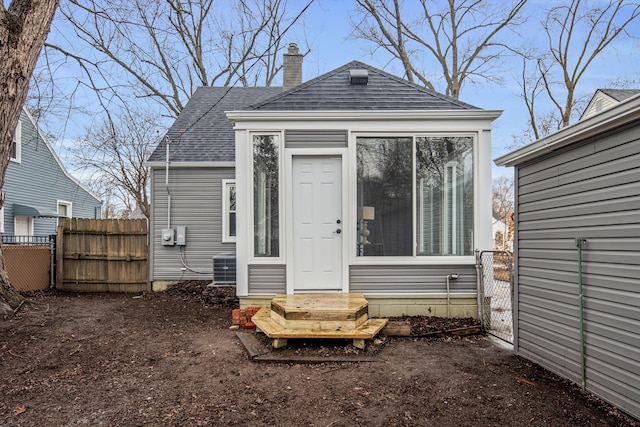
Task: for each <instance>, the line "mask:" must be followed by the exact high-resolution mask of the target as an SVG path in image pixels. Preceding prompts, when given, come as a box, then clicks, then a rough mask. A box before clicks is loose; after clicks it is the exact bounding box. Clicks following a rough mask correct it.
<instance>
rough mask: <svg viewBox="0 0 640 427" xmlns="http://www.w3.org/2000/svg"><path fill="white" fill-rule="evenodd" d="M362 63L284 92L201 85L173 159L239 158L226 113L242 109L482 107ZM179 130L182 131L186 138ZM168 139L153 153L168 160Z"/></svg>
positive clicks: (180, 125) (176, 134)
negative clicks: (353, 78) (352, 76)
mask: <svg viewBox="0 0 640 427" xmlns="http://www.w3.org/2000/svg"><path fill="white" fill-rule="evenodd" d="M351 69H358V70H367V72H368V78H369V81H368V84H367V85H352V84H350V82H349V70H351ZM478 109H479V108H477V107H474V106H472V105H469V104H466V103H464V102H462V101H458V100H456V99H453V98H451V97H448V96H446V95H443V94H440V93H438V92H435V91H432V90H430V89H427V88H424V87H422V86H418V85H416V84H413V83H409V82H408V81H407V80H404V79H401V78H400V77H397V76H394V75H392V74H389V73H386V72H384V71H382V70H379V69H377V68H374V67H371V66H370V65H367V64H364V63H362V62H359V61H352V62H349V63H348V64H345V65H343V66H342V67H339V68H337V69H335V70H333V71H330V72H328V73H326V74H323V75H321V76H319V77H316V78H314V79H312V80H309V81H307V82H305V83H302V84H301V85H299V86H296V87H295V88H293V89H290V90H288V91H286V92H282V88H280V87H231V88H227V87H200V88H198V89H197V90H196V91H195V92H194V94H193V95H192V96H191V99H190V100H189V102H188V103H187V105H186V106H185V108H184V109H183V110H182V112H181V113H180V115H179V116H178V118H177V119H176V121H175V122H174V123H173V125H172V126H171V128H170V129H169V131H168V132H167V136H168V137H169V138H170V140H171V146H170V155H169V156H170V160H171V161H172V162H198V161H200V162H226V161H234V160H235V134H234V131H233V125H232V124H231V122H230V121H229V120H227V118H226V116H225V114H224V112H225V111H239V110H257V111H262V110H271V111H273V110H280V111H300V110H307V111H308V110H478ZM180 130H182V131H183V134H182V136H181V135H180ZM165 150H166V148H165V145H164V140H163V141H162V142H161V143H160V144H159V145H158V147H156V149H155V150H154V152H153V153H152V154H151V156H150V157H149V161H150V162H164V161H165V156H166V154H165Z"/></svg>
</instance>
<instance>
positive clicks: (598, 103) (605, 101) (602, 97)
mask: <svg viewBox="0 0 640 427" xmlns="http://www.w3.org/2000/svg"><path fill="white" fill-rule="evenodd" d="M639 93H640V89H598V90H596V93H594V94H593V96H592V97H591V100H590V101H589V104H587V108H585V109H584V111H583V112H582V116H581V117H580V120H584V119H588V118H589V117H591V116H593V115H595V114H598V113H600V112H601V111H603V110H606V109H607V108H611V107H613V106H614V105H617V104H618V103H620V102H622V101H624V100H625V99H628V98H631V97H632V96H635V95H637V94H639Z"/></svg>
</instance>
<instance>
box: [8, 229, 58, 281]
mask: <svg viewBox="0 0 640 427" xmlns="http://www.w3.org/2000/svg"><path fill="white" fill-rule="evenodd" d="M2 245H3V246H2V250H3V253H4V259H5V265H6V267H7V275H8V276H9V281H10V282H11V284H12V285H13V287H14V288H16V290H18V291H19V292H24V291H38V290H43V289H48V288H49V287H50V286H52V285H53V283H54V277H53V272H54V271H55V269H54V268H53V262H54V259H55V258H54V251H55V236H2Z"/></svg>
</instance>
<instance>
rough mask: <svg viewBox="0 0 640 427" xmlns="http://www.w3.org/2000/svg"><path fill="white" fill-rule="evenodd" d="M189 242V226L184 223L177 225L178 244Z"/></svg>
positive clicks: (182, 244) (183, 244)
mask: <svg viewBox="0 0 640 427" xmlns="http://www.w3.org/2000/svg"><path fill="white" fill-rule="evenodd" d="M186 244H187V227H185V226H184V225H179V226H176V245H178V246H185V245H186Z"/></svg>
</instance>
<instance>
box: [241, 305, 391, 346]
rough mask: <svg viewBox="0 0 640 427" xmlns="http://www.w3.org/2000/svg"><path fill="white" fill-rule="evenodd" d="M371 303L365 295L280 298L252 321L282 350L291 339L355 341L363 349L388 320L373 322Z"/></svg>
mask: <svg viewBox="0 0 640 427" xmlns="http://www.w3.org/2000/svg"><path fill="white" fill-rule="evenodd" d="M367 311H368V303H367V300H366V299H365V298H364V296H363V295H362V294H295V295H277V296H276V297H275V298H274V299H273V300H272V302H271V309H270V310H269V309H266V308H263V309H261V310H260V311H258V312H257V313H256V314H255V315H254V316H253V318H252V321H253V323H255V324H256V326H257V327H258V328H259V329H260V330H261V331H262V332H264V333H265V334H266V335H267V336H268V337H270V338H273V339H274V342H273V346H274V347H276V348H277V347H282V346H284V345H286V344H287V341H286V340H287V339H290V338H335V339H340V338H342V339H353V340H354V341H353V344H354V345H355V346H356V347H359V348H363V347H364V340H365V339H370V338H373V337H374V336H376V335H377V334H378V332H380V330H381V329H382V328H384V326H385V325H386V324H387V321H388V319H369V318H368V314H367Z"/></svg>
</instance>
